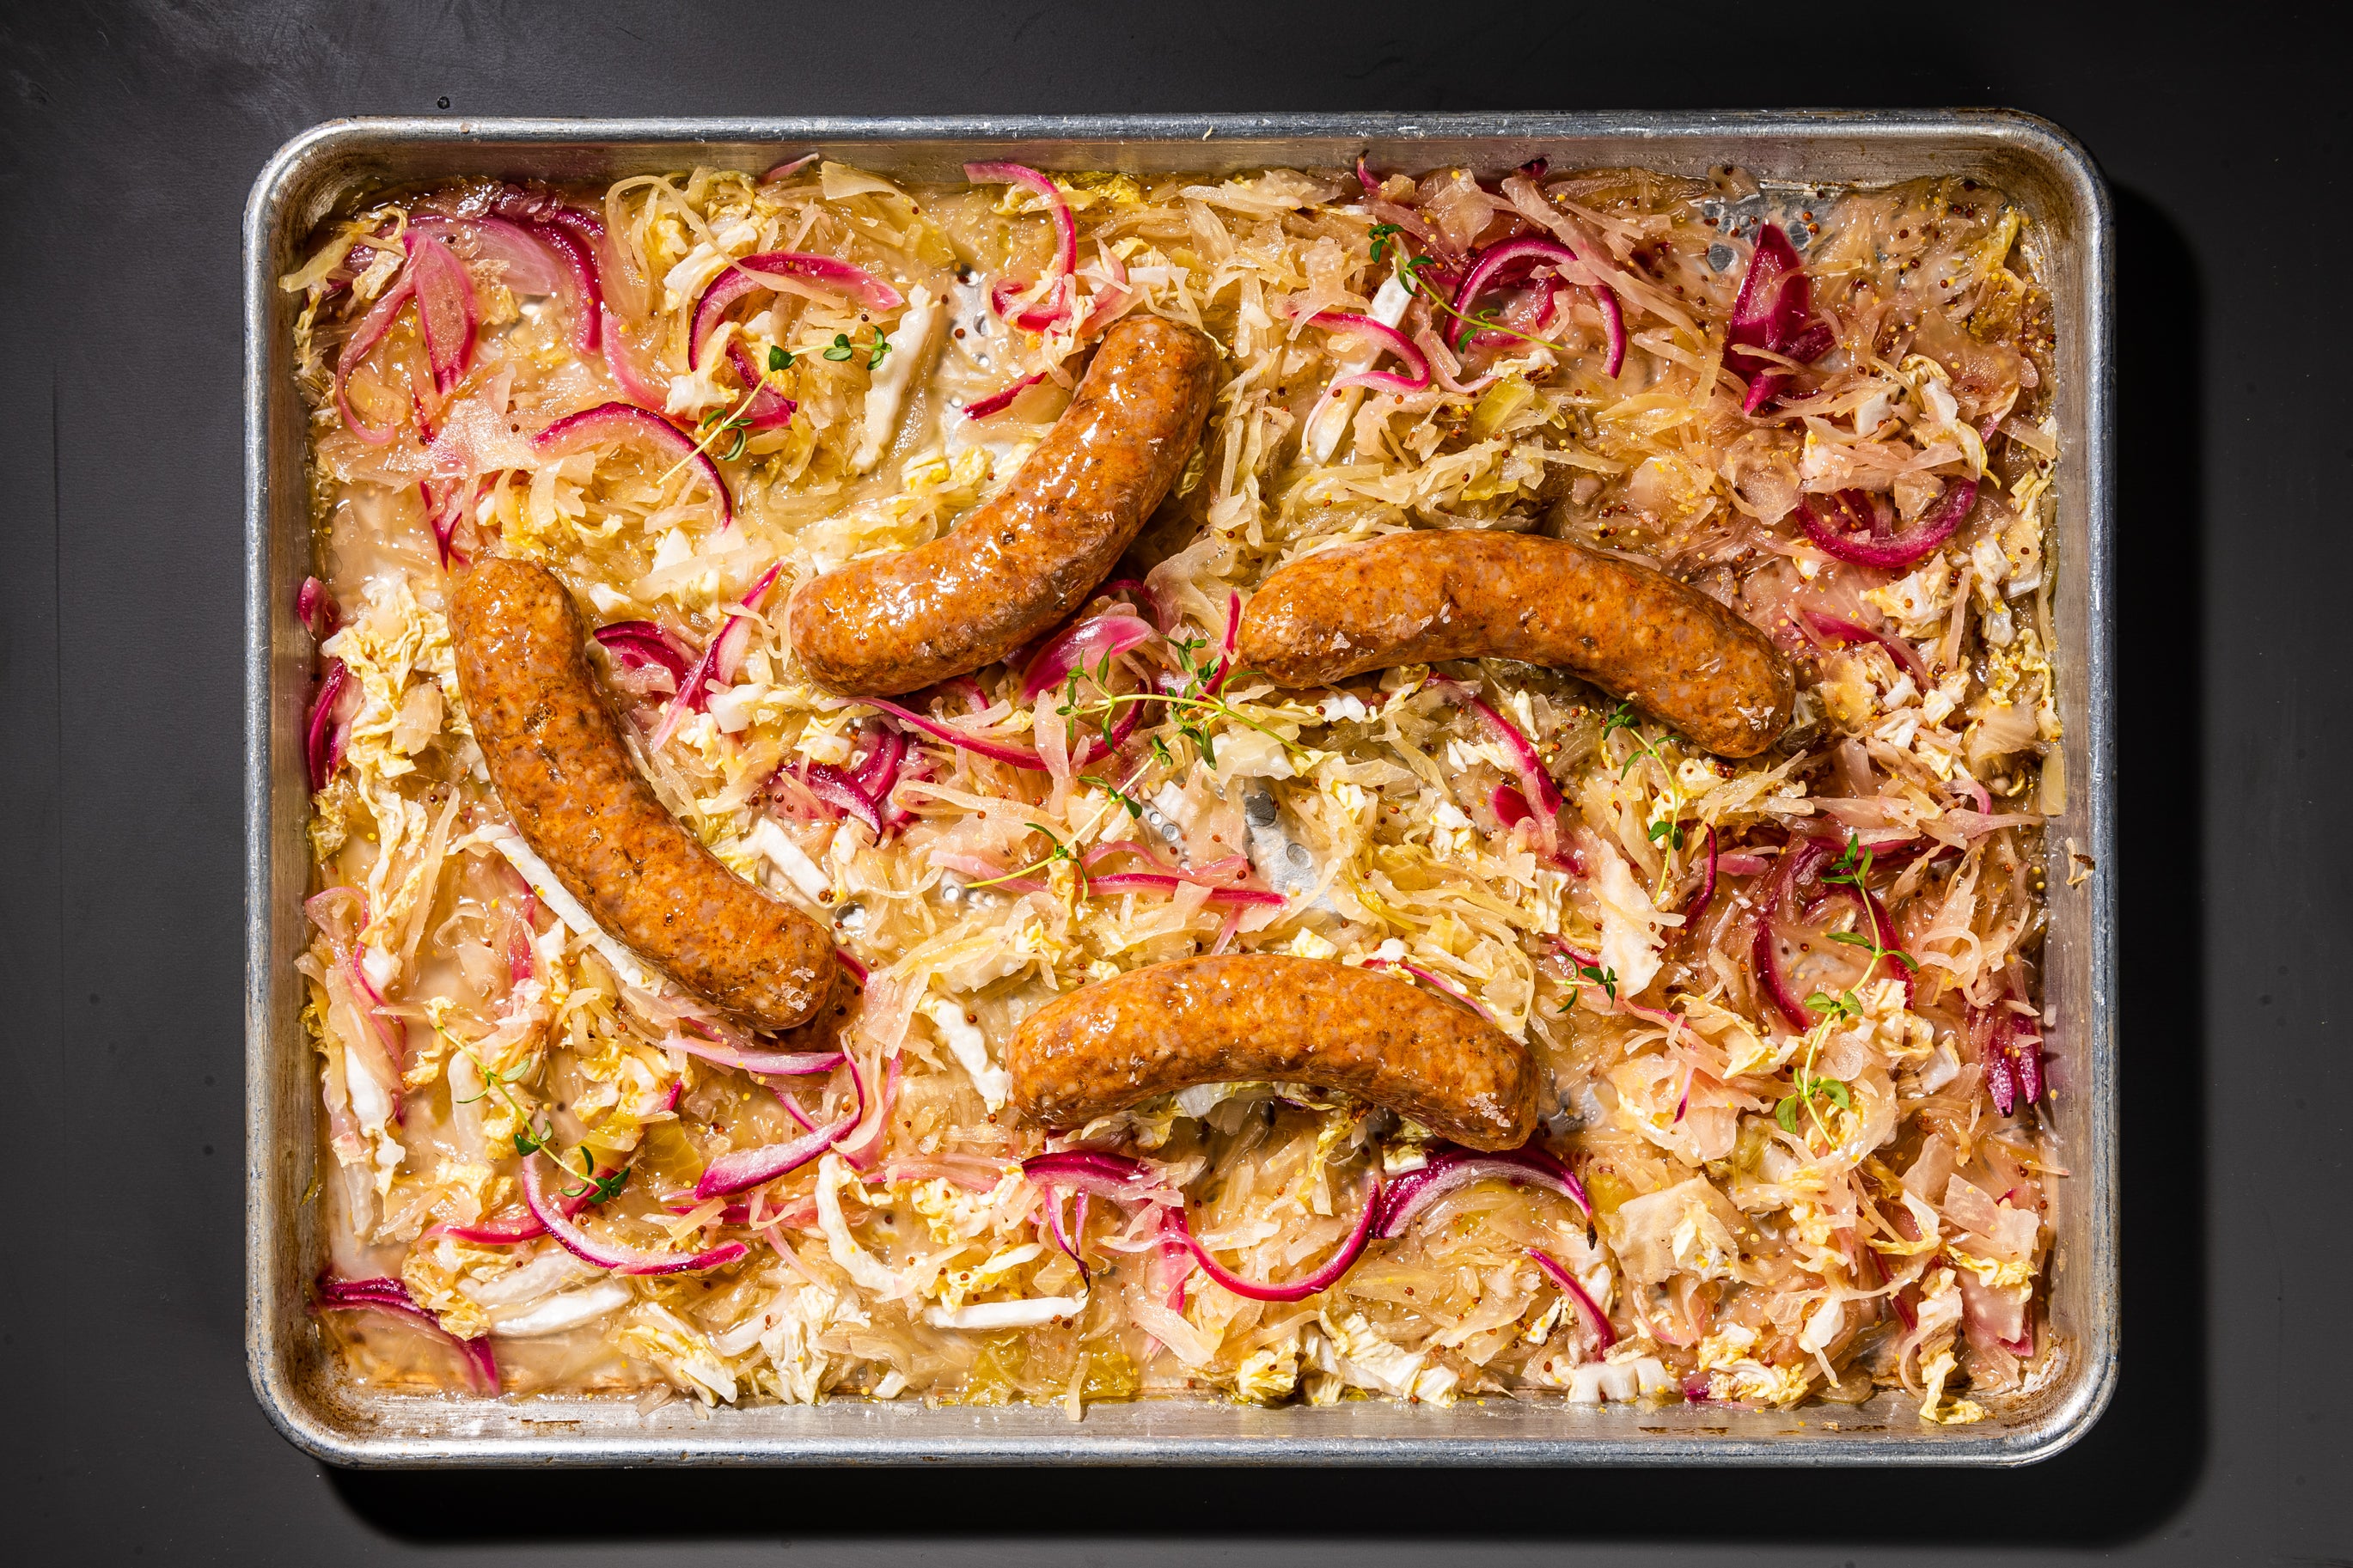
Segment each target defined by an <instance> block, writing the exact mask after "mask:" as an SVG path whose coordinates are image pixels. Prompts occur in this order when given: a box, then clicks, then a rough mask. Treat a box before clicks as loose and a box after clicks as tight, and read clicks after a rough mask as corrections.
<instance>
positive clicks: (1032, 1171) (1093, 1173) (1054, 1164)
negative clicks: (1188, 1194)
mask: <svg viewBox="0 0 2353 1568" xmlns="http://www.w3.org/2000/svg"><path fill="white" fill-rule="evenodd" d="M1021 1173H1022V1174H1023V1175H1025V1176H1027V1177H1029V1180H1030V1181H1031V1182H1032V1183H1034V1184H1037V1185H1038V1186H1040V1187H1070V1188H1071V1189H1073V1190H1074V1191H1077V1192H1082V1193H1092V1194H1095V1195H1096V1196H1098V1197H1105V1198H1109V1199H1111V1200H1112V1201H1113V1203H1116V1204H1121V1205H1126V1206H1129V1207H1133V1206H1134V1205H1137V1204H1147V1203H1162V1204H1166V1203H1177V1202H1181V1201H1182V1200H1181V1199H1180V1198H1179V1197H1178V1196H1177V1194H1175V1193H1172V1192H1170V1191H1169V1190H1168V1189H1167V1188H1166V1187H1164V1186H1162V1185H1161V1184H1160V1183H1159V1180H1158V1178H1157V1177H1155V1175H1154V1174H1153V1173H1152V1170H1151V1168H1150V1167H1149V1166H1147V1165H1145V1163H1144V1162H1142V1161H1141V1160H1133V1159H1130V1158H1129V1157H1128V1156H1126V1155H1124V1154H1107V1153H1103V1152H1101V1151H1099V1150H1094V1149H1065V1150H1063V1151H1061V1152H1059V1153H1053V1154H1033V1155H1031V1156H1030V1157H1029V1159H1027V1160H1024V1161H1022V1162H1021Z"/></svg>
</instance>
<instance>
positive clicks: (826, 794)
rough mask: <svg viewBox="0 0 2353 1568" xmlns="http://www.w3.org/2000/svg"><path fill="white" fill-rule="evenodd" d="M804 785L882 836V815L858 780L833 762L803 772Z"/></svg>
mask: <svg viewBox="0 0 2353 1568" xmlns="http://www.w3.org/2000/svg"><path fill="white" fill-rule="evenodd" d="M801 782H802V783H803V784H807V785H808V788H809V793H810V794H811V795H815V796H817V797H818V799H819V800H821V801H823V802H825V804H826V805H829V806H832V807H833V808H834V809H835V810H837V811H843V812H847V813H849V815H850V816H854V817H856V818H858V820H859V821H860V822H862V823H864V824H865V825H866V826H867V827H868V828H869V829H871V831H872V832H873V834H874V837H877V838H880V837H882V814H881V811H880V810H878V809H877V808H876V807H875V805H874V803H873V801H871V800H870V799H868V798H867V795H866V792H865V791H864V790H861V789H860V788H859V787H858V784H857V783H856V781H854V780H853V779H851V777H850V776H849V774H848V773H844V772H842V771H841V769H839V768H838V767H835V766H834V765H833V764H832V763H809V764H808V765H807V767H806V768H804V769H802V770H801Z"/></svg>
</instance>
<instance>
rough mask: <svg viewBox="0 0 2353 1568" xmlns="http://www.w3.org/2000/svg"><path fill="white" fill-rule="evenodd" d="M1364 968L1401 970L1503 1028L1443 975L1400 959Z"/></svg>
mask: <svg viewBox="0 0 2353 1568" xmlns="http://www.w3.org/2000/svg"><path fill="white" fill-rule="evenodd" d="M1276 901H1277V902H1278V903H1279V902H1281V901H1282V900H1281V899H1280V897H1278V898H1277V900H1276ZM1365 967H1366V969H1396V970H1402V971H1403V972H1404V973H1408V974H1410V975H1412V976H1413V977H1414V978H1415V979H1416V980H1419V981H1420V982H1421V983H1422V984H1424V985H1427V986H1429V987H1430V989H1431V990H1432V991H1436V992H1439V993H1440V994H1444V995H1445V996H1447V997H1448V998H1450V999H1451V1000H1452V1001H1456V1002H1460V1003H1461V1004H1462V1005H1464V1006H1465V1007H1468V1008H1470V1009H1471V1011H1472V1012H1473V1013H1476V1014H1478V1015H1479V1016H1481V1017H1482V1018H1484V1019H1486V1020H1487V1022H1489V1023H1490V1024H1494V1025H1495V1026H1496V1027H1497V1028H1499V1029H1500V1028H1502V1027H1503V1025H1502V1024H1500V1023H1498V1022H1497V1021H1496V1018H1495V1015H1494V1014H1493V1013H1490V1012H1489V1011H1487V1009H1486V1008H1485V1007H1483V1006H1482V1005H1480V1004H1479V1002H1478V1001H1477V1000H1476V999H1474V998H1473V997H1472V994H1470V993H1469V992H1468V991H1465V990H1463V989H1462V987H1461V986H1460V985H1457V984H1454V982H1452V981H1451V980H1449V979H1447V978H1446V977H1445V976H1444V975H1442V974H1437V973H1432V972H1430V970H1427V969H1424V968H1422V967H1421V966H1420V965H1419V964H1418V963H1406V962H1405V960H1403V959H1401V958H1368V959H1366V960H1365Z"/></svg>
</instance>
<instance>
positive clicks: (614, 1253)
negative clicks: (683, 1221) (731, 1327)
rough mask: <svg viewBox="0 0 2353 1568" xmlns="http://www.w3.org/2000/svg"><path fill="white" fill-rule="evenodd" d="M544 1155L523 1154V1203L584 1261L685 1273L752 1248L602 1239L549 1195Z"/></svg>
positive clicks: (618, 1269) (617, 1268)
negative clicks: (679, 1247) (670, 1248)
mask: <svg viewBox="0 0 2353 1568" xmlns="http://www.w3.org/2000/svg"><path fill="white" fill-rule="evenodd" d="M542 1160H543V1155H541V1154H538V1153H531V1154H526V1155H524V1156H523V1161H522V1198H523V1202H525V1203H527V1204H529V1205H531V1212H532V1213H533V1214H534V1215H538V1216H539V1223H540V1224H542V1225H543V1226H546V1227H547V1233H548V1234H549V1235H550V1236H552V1237H555V1241H556V1245H557V1246H559V1247H563V1248H564V1250H565V1251H566V1252H568V1253H570V1254H572V1256H573V1257H575V1258H578V1259H580V1261H581V1262H583V1263H587V1264H593V1265H595V1266H596V1268H609V1269H611V1270H612V1271H613V1272H614V1273H616V1274H683V1273H688V1272H690V1271H692V1270H696V1269H702V1268H718V1267H720V1266H721V1265H722V1264H725V1263H733V1262H734V1261H735V1260H736V1259H737V1258H742V1257H743V1256H744V1254H746V1253H748V1252H750V1251H751V1250H752V1249H751V1248H750V1247H746V1246H744V1244H743V1243H742V1242H740V1241H729V1242H723V1243H722V1244H721V1245H719V1246H717V1247H712V1248H710V1249H709V1250H707V1251H703V1252H696V1253H675V1252H647V1251H644V1250H642V1249H641V1248H638V1247H624V1246H622V1245H620V1244H619V1243H617V1242H611V1241H600V1240H598V1239H597V1238H596V1237H593V1236H590V1235H589V1234H588V1233H587V1232H586V1231H585V1230H583V1229H581V1228H580V1227H579V1226H576V1225H575V1224H573V1223H572V1221H571V1220H570V1219H569V1218H567V1217H565V1214H564V1211H563V1209H562V1208H561V1207H559V1206H558V1205H556V1204H555V1203H554V1202H553V1201H552V1200H551V1199H550V1198H549V1197H548V1195H547V1192H546V1189H545V1187H544V1186H543V1184H542V1178H541V1176H540V1173H539V1168H540V1163H541V1161H542Z"/></svg>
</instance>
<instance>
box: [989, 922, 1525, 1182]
mask: <svg viewBox="0 0 2353 1568" xmlns="http://www.w3.org/2000/svg"><path fill="white" fill-rule="evenodd" d="M1005 1065H1006V1068H1007V1070H1008V1072H1010V1073H1011V1075H1012V1079H1013V1103H1014V1104H1015V1105H1016V1106H1018V1107H1019V1108H1020V1109H1021V1110H1023V1111H1025V1112H1026V1113H1028V1114H1029V1115H1030V1116H1033V1117H1036V1118H1037V1119H1038V1120H1039V1121H1043V1122H1045V1123H1046V1124H1047V1125H1048V1126H1050V1127H1076V1126H1078V1125H1080V1124H1082V1123H1083V1122H1085V1121H1089V1120H1091V1119H1092V1118H1094V1117H1097V1116H1104V1115H1108V1114H1110V1113H1111V1112H1113V1111H1114V1110H1123V1109H1124V1108H1125V1107H1127V1106H1131V1105H1134V1104H1135V1103H1136V1102H1137V1101H1139V1100H1149V1099H1151V1098H1152V1097H1153V1096H1155V1095H1158V1094H1167V1093H1171V1092H1173V1091H1175V1090H1176V1089H1189V1088H1191V1087H1192V1086H1193V1085H1195V1084H1198V1083H1222V1082H1228V1081H1231V1080H1234V1079H1274V1080H1276V1081H1279V1082H1285V1083H1305V1084H1313V1085H1314V1086H1315V1087H1316V1088H1318V1089H1338V1090H1341V1091H1344V1092H1345V1093H1348V1094H1353V1095H1356V1096H1357V1097H1358V1098H1359V1099H1363V1100H1371V1101H1373V1102H1374V1103H1375V1104H1377V1105H1385V1106H1388V1108H1389V1109H1390V1110H1395V1111H1397V1112H1398V1114H1400V1115H1403V1116H1408V1117H1410V1118H1412V1119H1413V1120H1414V1121H1419V1122H1420V1123H1421V1124H1422V1125H1423V1126H1425V1127H1427V1128H1429V1129H1430V1130H1431V1131H1435V1132H1439V1133H1441V1134H1443V1135H1444V1136H1446V1137H1448V1138H1451V1139H1453V1140H1454V1141H1455V1142H1458V1143H1461V1144H1464V1145H1465V1146H1467V1147H1469V1148H1472V1149H1485V1150H1494V1149H1516V1148H1518V1147H1519V1146H1520V1145H1521V1144H1523V1143H1525V1142H1527V1139H1528V1134H1529V1133H1530V1132H1531V1131H1534V1130H1535V1119H1536V1068H1535V1062H1533V1061H1532V1060H1531V1059H1530V1058H1529V1056H1528V1053H1527V1052H1526V1051H1525V1049H1523V1048H1522V1047H1520V1046H1519V1044H1518V1043H1517V1042H1515V1041H1514V1040H1513V1039H1512V1038H1511V1037H1509V1036H1507V1035H1505V1034H1504V1032H1503V1031H1502V1030H1501V1029H1498V1028H1496V1027H1495V1026H1493V1024H1490V1023H1487V1022H1486V1021H1485V1020H1483V1019H1482V1018H1480V1017H1479V1016H1477V1015H1476V1014H1474V1013H1472V1012H1471V1011H1470V1010H1469V1009H1468V1008H1465V1007H1462V1006H1460V1005H1456V1004H1455V1003H1452V1002H1450V1001H1447V1000H1446V999H1445V998H1443V997H1440V996H1438V995H1435V994H1432V993H1430V992H1429V991H1425V990H1423V989H1421V988H1420V987H1419V986H1418V985H1415V984H1412V983H1411V982H1409V981H1406V980H1398V979H1391V978H1390V977H1388V975H1385V974H1374V973H1366V972H1365V971H1364V970H1361V969H1352V968H1350V967H1348V966H1347V965H1345V964H1339V963H1324V962H1322V961H1320V960H1317V959H1312V958H1288V957H1284V956H1282V955H1280V954H1275V953H1244V954H1238V955H1235V956H1231V957H1225V958H1180V959H1178V960H1176V962H1174V963H1155V964H1153V965H1151V966H1149V967H1147V968H1144V969H1138V970H1134V971H1131V972H1130V973H1125V974H1123V975H1120V976H1118V977H1117V978H1115V979H1112V980H1105V981H1102V982H1099V983H1097V984H1092V985H1089V986H1085V987H1082V989H1080V990H1077V991H1073V992H1071V994H1069V995H1067V996H1061V997H1058V998H1056V999H1055V1000H1054V1001H1052V1002H1050V1003H1048V1004H1047V1005H1045V1006H1043V1007H1041V1008H1039V1010H1038V1011H1037V1012H1035V1013H1033V1014H1031V1015H1030V1016H1029V1017H1028V1018H1027V1019H1025V1020H1024V1021H1023V1022H1022V1025H1021V1027H1020V1029H1019V1030H1018V1032H1017V1033H1016V1034H1015V1035H1014V1037H1013V1043H1012V1046H1011V1047H1009V1048H1008V1050H1007V1051H1006V1053H1005Z"/></svg>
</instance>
